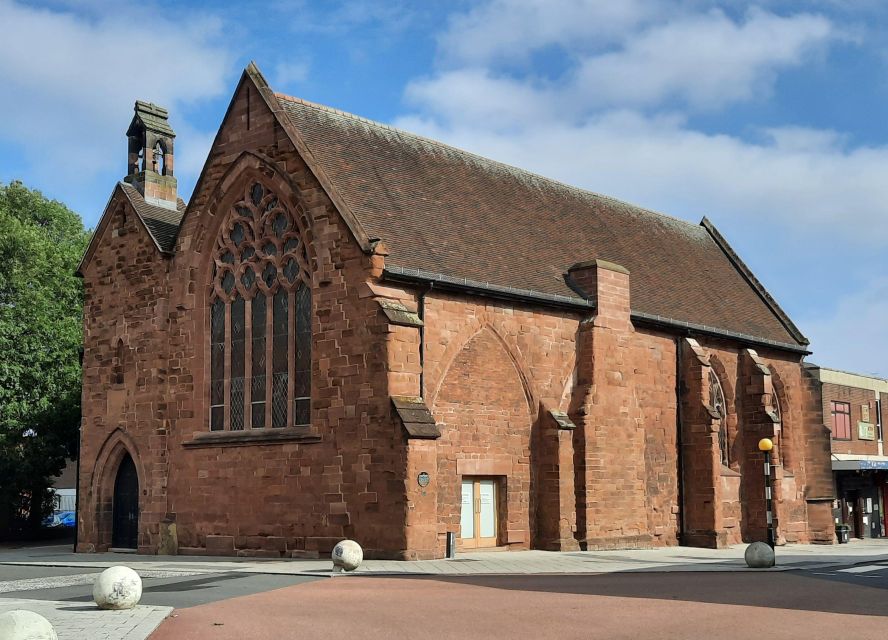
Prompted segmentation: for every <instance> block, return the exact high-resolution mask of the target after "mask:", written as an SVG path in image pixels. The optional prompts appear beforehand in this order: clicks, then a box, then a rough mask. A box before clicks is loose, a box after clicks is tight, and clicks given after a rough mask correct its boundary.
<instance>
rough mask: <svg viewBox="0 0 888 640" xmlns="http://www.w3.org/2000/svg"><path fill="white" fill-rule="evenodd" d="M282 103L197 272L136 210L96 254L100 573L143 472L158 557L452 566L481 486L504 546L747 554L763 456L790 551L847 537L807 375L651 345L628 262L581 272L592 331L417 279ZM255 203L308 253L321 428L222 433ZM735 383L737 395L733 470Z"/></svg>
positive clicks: (714, 344) (191, 244) (92, 402)
mask: <svg viewBox="0 0 888 640" xmlns="http://www.w3.org/2000/svg"><path fill="white" fill-rule="evenodd" d="M269 96H270V94H269V93H268V89H267V87H264V86H263V85H262V83H261V82H258V81H257V80H256V78H255V76H253V75H250V74H245V76H244V78H243V79H242V81H241V84H240V85H239V87H238V89H237V92H236V94H235V96H234V98H233V100H232V103H231V105H230V107H229V110H228V113H227V114H226V117H225V120H224V122H223V124H222V126H221V128H220V131H219V134H218V137H217V139H216V141H215V143H214V145H213V148H212V150H211V152H210V155H209V157H208V159H207V163H206V166H205V168H204V171H203V173H202V175H201V178H200V180H199V182H198V185H197V187H196V188H195V192H194V195H193V198H192V201H191V203H190V204H189V207H188V209H187V213H186V215H185V217H184V219H183V220H182V222H181V225H180V227H179V231H178V235H177V236H176V238H175V250H174V251H172V252H170V254H164V253H161V252H160V251H158V248H157V246H156V244H155V242H154V241H153V240H152V237H151V236H150V235H149V233H148V231H147V229H146V227H145V225H144V224H143V222H142V221H141V219H140V217H139V215H138V214H137V212H136V211H134V210H133V206H132V204H131V202H130V201H129V200H127V198H125V197H123V195H122V194H121V193H120V192H119V191H117V192H116V195H115V196H114V197H113V198H112V200H111V202H110V204H109V207H108V211H107V212H106V214H105V216H104V217H103V219H102V222H101V223H100V225H99V227H98V229H97V231H96V239H95V240H94V242H93V244H92V245H91V248H90V250H89V252H88V254H87V259H85V261H84V265H83V267H82V273H83V277H84V284H85V292H86V310H85V315H84V332H85V349H84V368H83V371H84V373H83V410H84V422H83V425H84V426H83V436H82V448H81V469H82V473H81V477H80V492H81V493H80V495H81V501H80V513H79V518H78V523H79V524H78V526H79V538H78V540H79V544H78V551H102V550H106V549H107V548H109V546H110V545H111V523H112V513H113V495H114V482H115V477H116V473H117V468H118V466H119V464H120V461H121V460H122V459H123V458H124V456H125V455H126V454H129V455H131V456H132V458H133V460H134V461H135V463H136V468H137V471H138V477H139V487H140V497H139V507H140V519H139V538H138V547H139V550H140V551H142V552H146V553H176V552H178V553H180V554H186V553H191V554H209V555H242V556H259V557H291V556H316V555H318V554H325V553H329V552H330V551H331V550H332V548H333V546H334V545H335V544H336V543H337V542H338V541H340V540H342V539H344V538H349V539H354V540H356V541H357V542H358V543H359V544H360V545H361V546H362V547H363V549H364V553H365V556H366V557H389V558H433V557H442V556H443V554H444V551H445V544H446V537H447V535H446V534H448V533H457V535H458V534H459V529H460V505H461V495H460V480H461V478H464V477H470V476H471V477H475V476H481V477H488V478H494V479H495V480H496V482H497V483H498V485H497V486H498V491H499V496H500V497H499V504H498V510H497V513H498V525H497V532H496V539H497V544H498V546H502V547H507V548H510V549H527V548H544V549H552V550H571V549H578V548H586V549H593V548H616V547H637V546H658V545H675V544H678V543H684V544H700V545H705V546H722V545H724V544H730V543H732V542H739V541H740V540H753V539H758V538H760V537H761V529H762V524H761V522H762V511H761V509H762V508H763V499H760V498H759V496H762V491H761V485H760V483H761V481H762V479H761V475H762V474H761V465H760V461H759V458H757V457H755V456H757V455H758V451H757V449H755V448H754V443H753V440H755V441H756V442H757V439H758V437H760V436H761V435H762V434H767V435H770V436H771V437H774V438H776V440H777V443H778V449H779V450H780V452H781V454H780V455H781V456H782V457H781V460H782V463H781V465H780V467H779V468H778V471H777V474H778V477H777V482H778V483H779V487H780V488H779V490H778V492H777V496H778V500H777V503H778V507H777V508H778V522H779V527H780V529H779V530H780V534H781V536H782V539H785V540H791V541H800V542H806V541H821V542H828V541H830V540H831V539H832V538H831V536H832V533H831V532H832V526H831V522H830V520H829V517H828V510H827V512H825V513H826V517H825V518H824V517H823V516H824V512H823V509H822V508H821V506H820V505H821V503H820V502H817V503H816V504H814V503H810V502H808V501H807V500H808V498H816V499H823V498H824V497H826V496H827V494H828V490H827V488H826V487H827V485H828V484H829V458H828V444H829V443H828V440H826V447H825V448H824V447H823V443H822V440H823V434H822V432H821V430H822V415H821V414H820V413H817V411H819V409H817V408H816V407H815V405H816V403H817V402H818V401H817V400H815V398H814V394H813V392H811V390H810V389H809V388H808V387H807V386H806V385H807V382H806V381H805V379H804V378H803V371H802V368H801V366H800V364H799V360H800V356H799V355H798V354H794V353H789V352H784V351H780V350H778V349H773V350H767V351H766V350H764V349H760V350H759V351H758V353H757V354H756V353H753V352H751V351H749V350H748V349H747V348H746V346H745V345H744V344H741V343H739V342H731V341H729V340H727V339H721V338H713V337H706V336H698V337H697V339H696V342H694V341H690V340H688V339H686V337H685V336H683V335H679V333H677V332H676V333H670V332H668V331H667V330H665V329H662V328H652V327H651V326H650V325H649V324H647V325H645V324H644V323H639V322H637V321H636V320H635V319H633V317H632V316H631V311H630V298H631V289H632V274H630V273H628V272H627V270H626V269H623V268H622V267H620V266H619V265H614V264H612V263H608V262H604V261H593V262H591V263H583V264H580V265H575V266H574V267H573V268H571V270H570V272H569V274H568V278H569V279H570V280H571V282H572V285H571V286H573V287H574V288H575V289H576V290H577V291H578V292H579V293H580V294H581V295H583V296H584V297H585V298H586V299H587V300H588V301H589V305H590V306H589V307H588V308H586V309H582V308H576V307H574V308H565V307H563V306H562V307H559V306H555V305H546V304H543V303H531V302H528V301H519V300H505V299H498V298H496V297H481V296H476V295H470V294H468V293H464V292H459V291H452V290H451V291H445V290H439V289H435V288H429V287H423V286H420V285H417V284H413V283H405V282H400V281H393V280H392V279H391V278H389V277H387V275H386V273H385V271H384V269H385V264H386V259H387V257H388V252H387V249H386V247H385V245H384V244H383V243H382V242H377V241H375V240H371V239H369V238H366V237H361V235H360V233H357V232H356V231H355V229H354V225H353V224H352V222H351V221H350V220H349V218H348V216H347V215H344V214H343V213H342V209H343V208H344V207H342V206H340V203H337V202H336V199H335V197H334V196H332V195H331V193H330V191H329V190H328V189H327V188H325V186H324V184H323V176H322V175H321V174H320V172H318V171H317V170H316V169H314V168H313V167H312V165H311V163H312V159H311V157H310V154H306V153H304V151H303V150H302V149H300V144H299V140H298V138H294V136H293V135H292V132H290V131H289V130H288V129H287V128H286V127H285V126H283V125H282V124H281V121H280V119H279V118H278V117H277V115H276V114H275V112H274V111H273V109H272V108H270V107H269V105H270V104H271V105H272V106H273V104H274V102H273V100H272V99H271V98H270V97H269ZM253 183H260V184H261V185H263V187H264V188H265V189H268V190H270V191H272V192H273V193H275V194H276V196H277V197H278V198H280V199H281V200H282V201H284V202H285V203H286V204H287V206H288V207H289V210H290V211H292V212H295V215H298V216H299V226H300V228H302V229H304V230H305V231H304V242H305V245H306V248H307V256H308V262H309V263H310V268H311V294H312V304H313V313H312V326H311V333H312V358H311V419H310V424H309V425H308V426H289V427H287V428H285V429H278V430H273V429H268V428H266V429H265V430H262V431H261V432H260V431H259V430H252V431H251V430H249V429H247V430H245V431H241V432H230V431H222V432H212V433H210V431H209V423H210V418H209V415H210V392H209V379H210V358H209V331H210V319H209V308H210V300H211V295H212V283H213V274H212V267H213V262H212V257H213V255H214V250H215V248H216V241H217V237H218V236H219V233H220V229H221V228H222V225H223V224H225V221H226V218H227V216H228V215H229V211H230V209H231V207H232V205H233V203H235V202H236V201H237V198H240V197H242V195H243V193H244V192H245V189H247V188H248V187H249V185H251V184H253ZM168 196H169V194H167V196H165V197H168ZM710 367H711V368H713V369H715V370H716V371H717V373H718V375H719V378H720V380H721V381H722V385H723V386H724V387H725V395H726V400H727V414H726V416H725V418H724V421H725V425H726V429H727V433H728V437H729V442H730V443H731V447H732V449H731V451H732V454H731V455H732V458H731V460H732V464H731V465H730V467H729V468H722V465H721V464H720V462H719V448H718V430H719V427H720V424H721V423H720V418H718V417H716V416H714V415H713V412H712V411H711V407H708V406H707V400H706V398H708V386H707V385H708V384H709V383H708V378H707V377H706V373H707V372H708V370H709V368H710ZM774 393H777V394H778V395H780V406H781V408H782V412H783V422H782V425H781V427H780V430H779V431H778V430H777V429H776V427H775V423H774V422H773V421H771V420H770V419H769V417H768V416H769V414H768V410H769V407H770V404H769V403H770V402H771V400H770V397H769V394H774ZM393 397H407V398H415V399H417V402H419V401H420V399H421V402H422V403H423V404H424V406H425V407H427V408H428V409H429V410H430V411H431V414H432V416H433V417H434V419H435V421H436V423H437V425H436V426H437V431H435V430H434V429H429V430H426V429H422V430H417V431H416V432H415V433H411V432H410V431H409V430H407V429H405V420H404V418H403V416H402V415H399V413H398V411H397V410H396V407H395V406H394V405H393V403H392V398H393ZM404 410H405V411H410V408H409V407H407V408H406V409H404ZM408 417H409V415H408ZM812 420H814V422H813V423H812ZM818 420H819V421H818ZM437 432H440V437H438V436H437ZM750 447H752V448H750ZM824 451H825V452H826V458H825V459H824V457H823V456H824ZM424 474H427V476H426V475H424ZM420 476H423V478H425V479H424V480H423V482H425V484H421V483H420V482H419V480H418V479H419V478H420ZM812 488H814V489H812ZM812 492H813V493H812ZM815 494H816V495H815Z"/></svg>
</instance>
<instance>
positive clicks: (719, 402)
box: [709, 368, 731, 467]
mask: <svg viewBox="0 0 888 640" xmlns="http://www.w3.org/2000/svg"><path fill="white" fill-rule="evenodd" d="M709 406H710V407H712V408H713V409H715V411H716V413H718V415H719V423H720V424H719V427H718V448H719V451H720V452H721V463H722V464H723V465H724V466H726V467H728V466H730V460H731V457H730V448H731V447H730V443H729V442H728V424H727V422H728V421H727V417H728V409H727V404H726V403H725V392H724V390H723V389H722V385H721V381H720V380H719V379H718V376H717V375H716V373H715V371H713V370H712V369H711V368H710V369H709Z"/></svg>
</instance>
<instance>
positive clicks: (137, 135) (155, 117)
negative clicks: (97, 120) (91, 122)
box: [124, 100, 178, 210]
mask: <svg viewBox="0 0 888 640" xmlns="http://www.w3.org/2000/svg"><path fill="white" fill-rule="evenodd" d="M126 137H127V139H128V150H129V153H128V156H127V175H126V177H125V178H124V181H125V182H129V183H130V184H132V185H133V186H134V187H135V188H136V189H138V191H139V193H141V194H142V196H143V197H144V198H145V202H148V203H149V204H153V205H157V206H160V207H166V208H167V209H174V210H175V209H176V208H177V204H178V193H177V190H176V178H175V176H174V174H173V141H174V140H175V138H176V134H175V132H174V131H173V129H172V128H171V127H170V123H169V112H167V110H166V109H164V108H163V107H159V106H157V105H156V104H154V103H151V102H143V101H142V100H136V106H135V113H134V114H133V119H132V122H130V126H129V129H127V131H126Z"/></svg>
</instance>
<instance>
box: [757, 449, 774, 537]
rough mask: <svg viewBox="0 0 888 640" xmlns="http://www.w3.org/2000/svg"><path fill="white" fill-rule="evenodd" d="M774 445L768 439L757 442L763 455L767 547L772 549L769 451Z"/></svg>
mask: <svg viewBox="0 0 888 640" xmlns="http://www.w3.org/2000/svg"><path fill="white" fill-rule="evenodd" d="M773 448H774V443H773V442H771V439H770V438H762V439H761V440H759V451H761V452H762V453H764V454H765V514H766V517H767V519H768V546H770V547H771V549H773V548H774V544H775V539H774V516H773V511H772V506H771V505H772V501H771V450H772V449H773Z"/></svg>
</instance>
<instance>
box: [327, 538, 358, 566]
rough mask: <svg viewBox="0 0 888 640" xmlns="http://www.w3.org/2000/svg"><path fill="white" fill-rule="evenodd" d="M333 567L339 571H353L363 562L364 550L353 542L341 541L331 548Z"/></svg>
mask: <svg viewBox="0 0 888 640" xmlns="http://www.w3.org/2000/svg"><path fill="white" fill-rule="evenodd" d="M332 555H333V566H334V567H338V568H339V570H340V571H342V570H343V569H344V570H345V571H354V570H355V569H357V568H358V567H360V566H361V563H362V562H363V561H364V550H363V549H361V545H359V544H358V543H357V542H355V541H354V540H342V541H341V542H338V543H337V544H336V546H335V547H333V554H332Z"/></svg>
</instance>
